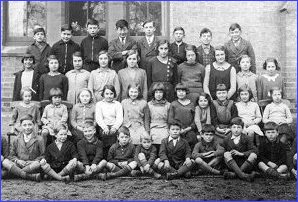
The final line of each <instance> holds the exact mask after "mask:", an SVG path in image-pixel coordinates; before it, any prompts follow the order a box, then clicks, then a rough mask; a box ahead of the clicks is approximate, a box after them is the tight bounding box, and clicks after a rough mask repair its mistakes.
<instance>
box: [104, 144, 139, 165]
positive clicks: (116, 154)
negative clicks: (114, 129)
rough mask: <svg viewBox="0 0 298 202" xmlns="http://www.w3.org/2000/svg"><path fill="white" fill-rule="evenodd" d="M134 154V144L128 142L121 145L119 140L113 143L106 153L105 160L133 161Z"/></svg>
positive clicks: (115, 162) (116, 161)
mask: <svg viewBox="0 0 298 202" xmlns="http://www.w3.org/2000/svg"><path fill="white" fill-rule="evenodd" d="M134 154H135V146H134V145H133V144H131V143H128V144H127V145H125V146H121V145H120V144H119V142H116V143H115V144H113V145H112V146H111V147H110V149H109V153H108V158H107V161H108V162H111V163H114V164H116V165H117V164H118V162H123V161H133V160H134Z"/></svg>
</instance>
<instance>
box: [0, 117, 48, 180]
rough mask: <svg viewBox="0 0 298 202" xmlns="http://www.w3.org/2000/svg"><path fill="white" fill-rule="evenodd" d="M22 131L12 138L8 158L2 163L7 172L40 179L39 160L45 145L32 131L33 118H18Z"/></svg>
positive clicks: (30, 178) (25, 177)
mask: <svg viewBox="0 0 298 202" xmlns="http://www.w3.org/2000/svg"><path fill="white" fill-rule="evenodd" d="M20 122H21V126H22V129H23V131H22V132H21V133H20V134H19V135H18V137H17V138H16V139H15V140H14V142H13V145H12V147H11V151H10V155H9V157H8V159H4V160H3V162H2V165H3V167H4V168H5V169H7V170H8V172H9V173H11V174H14V175H16V176H19V177H21V178H24V179H29V180H33V181H38V182H39V181H40V179H41V178H40V173H38V174H31V173H36V172H39V170H40V163H39V161H40V160H41V159H42V158H43V157H44V156H43V155H44V151H45V146H44V143H43V139H42V137H41V136H38V135H37V134H35V132H34V130H33V129H34V120H33V117H32V116H31V115H29V114H28V115H26V116H24V117H22V118H21V120H20Z"/></svg>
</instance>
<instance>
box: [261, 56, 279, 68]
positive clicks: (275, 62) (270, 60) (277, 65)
mask: <svg viewBox="0 0 298 202" xmlns="http://www.w3.org/2000/svg"><path fill="white" fill-rule="evenodd" d="M268 62H274V64H275V66H276V70H277V71H279V70H280V66H279V64H278V62H277V60H276V59H275V58H267V59H266V60H265V62H264V64H263V69H264V70H266V69H267V64H268Z"/></svg>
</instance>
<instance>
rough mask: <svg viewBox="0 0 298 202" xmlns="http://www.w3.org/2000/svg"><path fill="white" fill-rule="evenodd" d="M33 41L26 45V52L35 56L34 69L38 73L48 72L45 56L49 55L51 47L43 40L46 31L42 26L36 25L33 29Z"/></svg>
mask: <svg viewBox="0 0 298 202" xmlns="http://www.w3.org/2000/svg"><path fill="white" fill-rule="evenodd" d="M33 34H34V36H33V39H34V42H33V43H32V44H31V45H29V46H28V48H27V50H26V53H28V54H32V55H33V56H34V58H35V65H34V70H35V71H36V72H37V73H38V75H39V76H40V75H42V74H45V73H48V72H49V69H48V67H47V65H46V64H47V58H48V56H49V55H50V52H51V47H50V45H49V44H48V43H46V42H45V37H46V32H45V30H44V28H42V27H37V28H35V29H34V30H33Z"/></svg>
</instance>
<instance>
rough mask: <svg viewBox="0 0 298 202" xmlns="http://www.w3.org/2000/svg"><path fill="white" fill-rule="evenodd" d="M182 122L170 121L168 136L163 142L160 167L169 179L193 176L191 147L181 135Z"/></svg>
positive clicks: (160, 152)
mask: <svg viewBox="0 0 298 202" xmlns="http://www.w3.org/2000/svg"><path fill="white" fill-rule="evenodd" d="M180 131H181V124H180V123H179V122H170V123H169V134H170V136H169V137H168V138H164V139H163V140H162V142H161V146H160V151H159V157H160V158H159V159H157V160H156V161H159V160H160V162H159V163H158V169H159V170H160V172H163V173H167V174H166V177H167V180H171V179H174V178H178V177H181V176H185V177H188V178H189V177H191V173H190V170H191V169H192V164H193V163H192V161H191V160H190V157H191V149H190V146H189V144H188V143H187V141H186V140H185V139H183V138H181V137H180Z"/></svg>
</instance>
